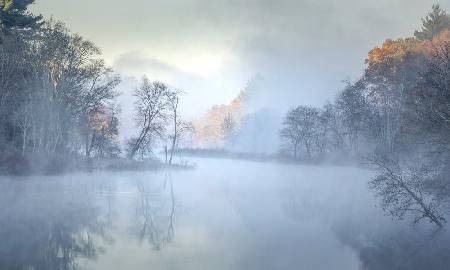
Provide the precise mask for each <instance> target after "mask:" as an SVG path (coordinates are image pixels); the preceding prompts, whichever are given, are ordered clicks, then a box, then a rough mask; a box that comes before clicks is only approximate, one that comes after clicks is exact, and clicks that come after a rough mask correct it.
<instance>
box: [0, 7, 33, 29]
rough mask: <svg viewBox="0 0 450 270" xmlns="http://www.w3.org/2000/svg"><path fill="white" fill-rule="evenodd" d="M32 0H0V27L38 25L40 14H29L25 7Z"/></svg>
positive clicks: (10, 27)
mask: <svg viewBox="0 0 450 270" xmlns="http://www.w3.org/2000/svg"><path fill="white" fill-rule="evenodd" d="M33 3H34V0H0V28H1V29H2V30H3V31H4V30H8V29H15V28H20V29H23V28H34V27H36V26H38V25H40V20H41V19H42V17H41V16H35V15H33V14H31V13H30V12H29V11H28V10H27V8H28V6H29V5H31V4H33Z"/></svg>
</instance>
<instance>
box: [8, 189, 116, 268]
mask: <svg viewBox="0 0 450 270" xmlns="http://www.w3.org/2000/svg"><path fill="white" fill-rule="evenodd" d="M80 185H82V184H77V185H76V187H75V186H74V187H72V186H70V185H69V186H70V187H67V185H66V184H64V183H63V184H61V185H54V184H53V183H51V184H49V183H46V186H45V191H43V190H42V187H40V186H39V184H33V185H31V188H30V189H29V190H28V189H27V187H26V186H27V185H21V184H20V183H14V184H11V186H8V185H5V186H2V187H1V188H0V190H2V196H0V205H5V206H6V205H7V206H8V207H7V209H5V208H2V209H0V224H1V226H0V235H1V236H2V238H1V242H0V258H2V260H1V261H0V269H36V270H39V269H45V270H46V269H78V265H77V260H78V259H79V258H86V259H96V258H97V257H98V255H99V254H100V253H102V252H103V248H102V247H101V246H100V243H99V241H98V240H104V239H106V238H108V237H106V226H107V223H106V222H105V221H104V219H103V216H102V213H101V210H102V209H101V208H98V207H96V206H95V201H94V197H95V194H94V193H93V192H92V190H87V192H86V190H78V189H77V187H79V186H80ZM28 186H29V185H28ZM10 191H15V192H17V193H18V194H20V196H17V194H15V192H10ZM8 192H9V193H8Z"/></svg>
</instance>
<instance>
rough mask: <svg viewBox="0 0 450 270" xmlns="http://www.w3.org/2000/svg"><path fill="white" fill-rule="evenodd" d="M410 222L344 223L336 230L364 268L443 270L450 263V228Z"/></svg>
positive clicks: (369, 269)
mask: <svg viewBox="0 0 450 270" xmlns="http://www.w3.org/2000/svg"><path fill="white" fill-rule="evenodd" d="M408 222H409V221H404V222H399V221H393V222H392V224H378V225H368V226H349V225H348V224H347V225H346V226H344V225H342V226H340V227H339V228H338V229H337V230H336V233H337V235H338V237H339V238H340V240H341V241H342V243H344V244H345V245H348V246H350V247H351V248H352V249H354V250H355V251H356V252H357V254H358V256H359V259H360V262H361V266H360V269H361V270H385V269H391V270H423V269H427V270H443V269H448V267H449V265H450V256H449V254H450V234H449V232H448V228H444V229H440V230H437V231H436V230H435V228H434V227H433V225H431V224H424V225H421V226H419V225H416V226H413V225H411V224H410V223H408Z"/></svg>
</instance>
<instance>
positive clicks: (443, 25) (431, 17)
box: [414, 4, 450, 40]
mask: <svg viewBox="0 0 450 270" xmlns="http://www.w3.org/2000/svg"><path fill="white" fill-rule="evenodd" d="M445 29H450V16H449V15H447V13H446V12H445V10H443V9H442V8H441V7H440V6H439V5H438V4H436V5H433V7H432V11H431V12H430V13H428V15H427V16H426V17H425V18H422V30H420V31H417V30H416V31H415V32H414V36H415V37H416V38H417V39H418V40H431V39H432V38H433V37H434V36H436V35H437V34H439V33H440V32H442V31H443V30H445Z"/></svg>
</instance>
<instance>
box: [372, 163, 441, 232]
mask: <svg viewBox="0 0 450 270" xmlns="http://www.w3.org/2000/svg"><path fill="white" fill-rule="evenodd" d="M370 161H371V162H372V163H373V164H375V165H376V167H377V170H379V172H380V173H379V175H378V176H377V177H375V178H374V179H373V180H372V181H371V182H370V188H371V189H373V190H375V191H376V193H377V195H378V196H379V197H380V198H381V200H382V206H383V208H384V209H385V210H388V211H389V212H390V213H391V214H392V215H393V216H395V217H398V218H402V217H403V216H404V215H405V214H407V213H410V212H411V213H415V214H416V217H415V220H414V222H415V223H417V222H419V221H420V220H422V219H428V220H429V221H430V222H432V223H434V224H436V225H437V226H438V227H442V226H443V223H445V222H446V219H445V218H444V216H443V214H442V212H441V209H440V207H441V206H442V202H443V196H444V194H445V193H446V192H447V189H446V185H445V183H444V182H443V181H439V173H438V171H437V170H435V169H433V168H432V167H431V166H426V165H423V164H422V165H419V166H416V167H413V168H411V169H402V167H401V166H400V165H399V164H398V162H395V161H392V160H389V159H386V158H374V159H372V160H370Z"/></svg>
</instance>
